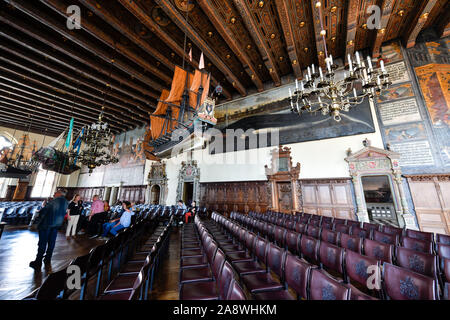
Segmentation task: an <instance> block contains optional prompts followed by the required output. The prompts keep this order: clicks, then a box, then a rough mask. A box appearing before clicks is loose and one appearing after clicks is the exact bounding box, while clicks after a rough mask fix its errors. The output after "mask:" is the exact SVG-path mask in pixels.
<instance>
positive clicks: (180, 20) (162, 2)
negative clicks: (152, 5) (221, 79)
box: [155, 0, 247, 96]
mask: <svg viewBox="0 0 450 320" xmlns="http://www.w3.org/2000/svg"><path fill="white" fill-rule="evenodd" d="M155 2H156V3H157V4H158V5H159V6H160V7H161V8H162V9H163V10H164V12H165V13H166V14H167V16H168V17H170V18H171V19H172V21H173V22H174V23H175V24H176V25H177V26H178V28H180V29H181V30H185V31H186V32H187V35H188V37H189V38H190V39H191V41H192V42H193V43H195V45H196V46H197V47H198V48H199V49H200V50H202V51H203V53H204V54H205V56H207V57H208V58H209V60H211V62H212V63H214V64H215V66H216V67H217V68H218V69H219V70H220V71H221V72H222V73H223V74H224V75H225V78H226V79H227V80H228V81H229V82H230V83H231V84H233V87H234V88H235V89H236V90H237V91H238V92H239V93H240V94H241V95H242V96H246V95H247V90H246V89H245V87H244V86H243V85H242V83H241V82H240V81H239V79H238V77H236V76H235V75H234V74H233V72H232V71H231V69H230V68H229V67H228V66H227V65H226V63H224V62H223V61H222V60H221V59H219V58H218V57H217V55H216V54H215V52H214V50H212V49H211V48H210V47H209V46H208V44H207V43H206V41H205V40H203V38H202V37H201V36H200V35H199V34H198V33H197V32H196V31H195V30H194V29H193V28H192V27H191V26H190V25H189V23H188V22H187V21H186V20H185V18H184V17H183V15H182V14H180V13H179V12H178V10H177V9H176V8H175V7H174V5H173V4H172V2H170V1H169V0H155Z"/></svg>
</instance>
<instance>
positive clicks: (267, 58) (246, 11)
mask: <svg viewBox="0 0 450 320" xmlns="http://www.w3.org/2000/svg"><path fill="white" fill-rule="evenodd" d="M233 3H234V5H235V6H236V9H237V10H238V11H239V14H240V15H241V17H242V19H243V20H244V23H245V25H246V27H247V29H248V31H249V32H250V34H251V35H252V38H253V40H254V41H255V43H256V45H257V46H258V50H259V52H260V53H261V55H262V58H263V61H264V64H265V65H266V68H267V70H269V72H270V76H271V77H272V80H273V82H274V84H275V86H280V85H281V79H280V76H279V74H278V71H277V68H276V63H275V60H274V58H273V57H272V54H271V52H270V50H269V48H268V47H267V44H266V41H265V40H264V38H263V36H262V35H261V32H260V30H259V28H258V26H257V25H256V23H255V20H254V19H253V15H252V14H251V12H250V8H249V7H248V5H247V1H244V0H233Z"/></svg>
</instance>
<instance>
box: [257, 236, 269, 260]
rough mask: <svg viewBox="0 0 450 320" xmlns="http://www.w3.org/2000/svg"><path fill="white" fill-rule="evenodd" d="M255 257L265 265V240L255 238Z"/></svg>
mask: <svg viewBox="0 0 450 320" xmlns="http://www.w3.org/2000/svg"><path fill="white" fill-rule="evenodd" d="M255 256H256V257H257V258H258V260H259V261H260V262H262V263H264V264H267V240H265V239H264V238H261V237H258V238H256V244H255Z"/></svg>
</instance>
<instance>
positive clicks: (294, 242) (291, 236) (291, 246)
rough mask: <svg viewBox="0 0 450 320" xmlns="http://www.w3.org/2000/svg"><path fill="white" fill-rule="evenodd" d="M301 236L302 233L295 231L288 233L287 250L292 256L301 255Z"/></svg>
mask: <svg viewBox="0 0 450 320" xmlns="http://www.w3.org/2000/svg"><path fill="white" fill-rule="evenodd" d="M301 236H302V235H301V234H300V233H297V232H295V231H288V232H286V250H289V252H291V253H292V254H295V255H298V254H299V253H300V250H299V245H300V240H301Z"/></svg>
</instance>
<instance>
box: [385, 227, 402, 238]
mask: <svg viewBox="0 0 450 320" xmlns="http://www.w3.org/2000/svg"><path fill="white" fill-rule="evenodd" d="M403 231H404V230H403V229H401V228H396V227H392V226H386V225H383V227H382V228H381V232H384V233H389V234H396V235H398V236H399V237H401V236H403Z"/></svg>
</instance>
